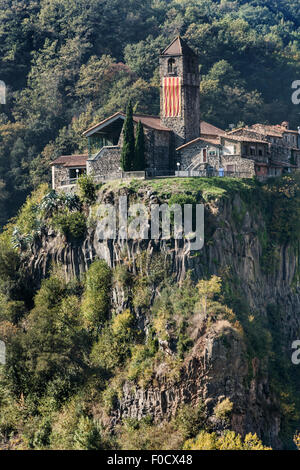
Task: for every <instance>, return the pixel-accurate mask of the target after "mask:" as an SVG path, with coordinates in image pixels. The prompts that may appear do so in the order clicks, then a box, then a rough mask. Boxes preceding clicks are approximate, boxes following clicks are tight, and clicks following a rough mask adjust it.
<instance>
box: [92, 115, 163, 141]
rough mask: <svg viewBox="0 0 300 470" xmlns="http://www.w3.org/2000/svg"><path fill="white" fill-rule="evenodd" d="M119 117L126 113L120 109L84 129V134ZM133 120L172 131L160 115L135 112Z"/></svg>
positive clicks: (123, 117) (147, 125)
mask: <svg viewBox="0 0 300 470" xmlns="http://www.w3.org/2000/svg"><path fill="white" fill-rule="evenodd" d="M118 117H120V118H122V119H125V117H126V115H125V114H124V113H122V112H120V111H119V112H117V113H115V114H112V116H109V117H108V118H106V119H104V120H103V121H101V122H98V123H97V124H94V126H92V127H90V128H89V129H87V130H86V131H84V132H83V135H87V134H88V133H90V132H91V131H93V130H94V129H95V131H96V129H97V128H98V127H100V126H102V127H103V126H104V125H105V124H106V123H107V124H108V123H109V121H111V120H114V119H115V118H118ZM133 120H134V122H138V121H141V123H142V124H143V126H145V127H149V128H150V129H156V130H158V131H166V132H170V129H168V128H167V127H166V126H164V125H163V124H162V123H161V120H160V117H158V116H149V115H146V114H134V115H133Z"/></svg>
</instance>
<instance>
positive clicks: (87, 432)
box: [74, 416, 101, 450]
mask: <svg viewBox="0 0 300 470" xmlns="http://www.w3.org/2000/svg"><path fill="white" fill-rule="evenodd" d="M74 448H75V449H78V450H99V449H101V434H100V430H99V428H98V426H97V425H96V424H95V423H94V421H93V420H92V419H91V418H89V417H87V416H81V417H80V419H79V422H78V425H77V428H76V431H75V433H74Z"/></svg>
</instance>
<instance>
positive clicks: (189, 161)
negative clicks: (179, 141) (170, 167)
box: [179, 141, 220, 171]
mask: <svg viewBox="0 0 300 470" xmlns="http://www.w3.org/2000/svg"><path fill="white" fill-rule="evenodd" d="M203 149H207V157H206V158H207V160H206V163H208V164H209V165H211V166H213V167H216V168H219V160H220V159H219V152H220V150H219V148H218V147H215V146H212V145H207V143H206V142H204V141H199V142H197V143H195V144H193V145H190V146H188V147H185V148H183V149H182V150H181V151H180V158H179V162H180V169H181V170H182V171H184V170H186V169H187V168H188V167H190V166H191V165H192V166H193V165H195V166H197V167H198V166H199V164H200V163H201V162H202V150H203ZM210 151H214V152H216V156H210V155H209V152H210Z"/></svg>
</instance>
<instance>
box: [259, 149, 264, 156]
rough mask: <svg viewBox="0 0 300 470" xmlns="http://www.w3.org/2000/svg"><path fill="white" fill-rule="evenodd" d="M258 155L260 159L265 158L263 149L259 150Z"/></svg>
mask: <svg viewBox="0 0 300 470" xmlns="http://www.w3.org/2000/svg"><path fill="white" fill-rule="evenodd" d="M258 155H259V156H260V157H262V156H263V151H262V149H258Z"/></svg>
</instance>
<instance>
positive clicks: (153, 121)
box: [124, 114, 171, 132]
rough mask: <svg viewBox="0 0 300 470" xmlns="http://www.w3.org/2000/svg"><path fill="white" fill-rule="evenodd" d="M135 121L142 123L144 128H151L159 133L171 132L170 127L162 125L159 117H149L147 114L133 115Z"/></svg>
mask: <svg viewBox="0 0 300 470" xmlns="http://www.w3.org/2000/svg"><path fill="white" fill-rule="evenodd" d="M124 116H125V115H124ZM133 120H134V121H135V122H139V121H141V123H142V124H143V126H146V127H150V128H152V129H156V130H158V131H168V132H171V129H169V128H168V127H166V126H164V125H163V124H162V123H161V120H160V118H159V117H158V116H147V115H146V114H134V115H133Z"/></svg>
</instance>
